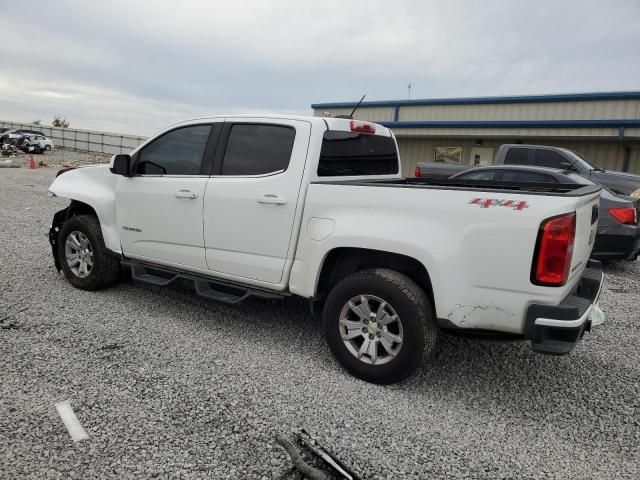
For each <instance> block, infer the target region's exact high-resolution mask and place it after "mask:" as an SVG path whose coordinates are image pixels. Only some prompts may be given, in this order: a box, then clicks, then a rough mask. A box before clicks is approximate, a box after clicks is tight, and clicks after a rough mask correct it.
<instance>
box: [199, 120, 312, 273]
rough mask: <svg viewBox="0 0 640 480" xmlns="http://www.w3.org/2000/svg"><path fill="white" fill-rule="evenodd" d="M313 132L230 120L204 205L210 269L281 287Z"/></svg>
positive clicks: (298, 125) (304, 126) (288, 124)
mask: <svg viewBox="0 0 640 480" xmlns="http://www.w3.org/2000/svg"><path fill="white" fill-rule="evenodd" d="M310 133H311V125H310V123H308V122H305V121H300V120H283V119H278V120H273V119H263V118H256V119H252V120H249V119H243V118H237V119H233V118H227V119H226V123H225V126H224V128H223V132H222V134H221V135H220V144H219V148H218V149H217V152H216V158H215V161H214V175H213V176H212V177H211V179H210V180H209V183H208V185H207V194H206V196H205V201H204V236H205V248H206V257H207V265H208V268H209V269H210V270H212V271H215V272H218V273H222V274H226V275H228V276H231V277H234V278H237V279H238V280H242V279H250V280H255V281H258V282H266V283H271V284H278V283H279V282H280V281H281V279H282V275H283V270H284V267H285V263H286V261H287V259H290V258H291V257H292V256H293V253H294V252H293V249H294V245H292V243H295V240H292V232H293V226H294V223H295V222H294V220H295V217H296V215H301V214H302V212H301V211H300V210H299V209H297V204H298V195H299V193H300V188H301V184H302V175H303V172H304V167H305V162H306V156H307V147H308V144H309V136H310Z"/></svg>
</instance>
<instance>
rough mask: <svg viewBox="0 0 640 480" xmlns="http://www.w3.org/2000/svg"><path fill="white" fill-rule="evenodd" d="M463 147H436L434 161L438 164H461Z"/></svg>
mask: <svg viewBox="0 0 640 480" xmlns="http://www.w3.org/2000/svg"><path fill="white" fill-rule="evenodd" d="M460 160H462V147H436V151H435V155H434V158H433V161H434V162H436V163H449V164H454V163H456V164H457V163H460Z"/></svg>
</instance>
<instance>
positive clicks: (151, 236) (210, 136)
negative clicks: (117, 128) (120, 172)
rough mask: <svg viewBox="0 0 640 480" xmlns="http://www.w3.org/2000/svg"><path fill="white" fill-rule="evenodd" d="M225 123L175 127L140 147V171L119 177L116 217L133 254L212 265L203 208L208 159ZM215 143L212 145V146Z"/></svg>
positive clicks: (159, 260)
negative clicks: (208, 258) (206, 249)
mask: <svg viewBox="0 0 640 480" xmlns="http://www.w3.org/2000/svg"><path fill="white" fill-rule="evenodd" d="M217 133H219V127H216V126H212V125H211V124H203V125H190V126H185V127H180V128H177V129H175V130H171V131H169V132H166V133H164V134H162V135H161V136H159V137H158V138H156V139H154V140H152V141H151V142H150V143H148V144H147V145H145V146H144V147H143V148H142V149H141V150H140V151H138V152H137V153H136V154H135V155H134V157H133V159H132V164H133V168H134V173H135V175H134V176H132V177H118V180H117V182H118V183H117V185H116V217H117V224H118V227H119V228H120V229H121V238H122V250H123V252H124V254H125V255H126V256H128V257H130V258H135V259H139V260H147V259H148V260H150V261H152V262H154V263H164V264H168V265H173V266H177V267H184V268H200V269H206V261H205V255H204V236H203V227H202V209H203V202H204V193H205V187H206V185H207V180H208V178H209V175H208V173H209V172H208V171H207V168H208V169H210V164H209V165H208V166H207V162H205V161H204V159H205V157H206V156H207V155H211V154H212V151H211V149H212V148H214V147H212V143H215V139H216V134H217ZM207 145H209V146H207Z"/></svg>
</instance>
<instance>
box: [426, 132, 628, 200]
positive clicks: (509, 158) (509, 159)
mask: <svg viewBox="0 0 640 480" xmlns="http://www.w3.org/2000/svg"><path fill="white" fill-rule="evenodd" d="M494 163H495V165H514V166H515V165H519V166H537V167H548V168H556V169H560V170H567V171H573V172H575V173H578V174H580V175H582V176H583V177H584V178H586V179H588V180H591V181H592V182H593V183H597V184H598V185H602V186H603V187H607V188H608V189H609V190H610V191H611V192H613V193H616V194H619V195H629V196H632V197H640V175H635V174H633V173H626V172H614V171H610V170H603V169H601V168H598V167H595V166H593V165H591V163H589V161H588V160H587V159H586V158H584V157H583V156H582V155H580V154H579V153H577V152H574V151H573V150H569V149H566V148H560V147H551V146H546V145H521V144H505V145H501V146H500V148H499V149H498V151H497V152H496V156H495V159H494ZM476 168H480V167H477V166H474V165H461V164H454V165H451V164H446V163H427V162H418V165H417V166H416V170H415V176H416V177H425V178H448V177H450V176H452V175H455V174H456V173H459V172H463V171H467V170H471V169H476Z"/></svg>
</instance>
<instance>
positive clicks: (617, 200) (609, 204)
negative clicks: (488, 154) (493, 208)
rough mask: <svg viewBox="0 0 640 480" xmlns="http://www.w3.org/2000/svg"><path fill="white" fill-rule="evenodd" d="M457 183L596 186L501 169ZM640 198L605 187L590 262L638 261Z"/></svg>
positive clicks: (467, 174) (544, 171)
mask: <svg viewBox="0 0 640 480" xmlns="http://www.w3.org/2000/svg"><path fill="white" fill-rule="evenodd" d="M451 178H452V179H456V180H477V181H497V182H498V181H503V182H518V183H522V184H523V185H528V187H529V188H534V187H533V183H540V184H545V183H554V184H574V183H577V184H583V185H584V184H593V183H594V182H592V181H591V180H589V179H586V178H584V177H583V176H581V175H579V174H578V173H576V172H568V171H567V170H558V169H554V168H547V167H533V166H516V165H498V166H491V167H478V168H474V169H473V170H467V171H464V172H461V173H458V174H456V175H453V176H452V177H451ZM639 213H640V198H632V197H626V196H619V195H616V194H614V193H612V192H611V191H610V190H609V189H607V188H606V187H603V188H602V192H601V194H600V209H599V218H598V231H597V234H596V239H595V244H594V247H593V251H592V253H591V258H595V259H597V260H636V259H637V258H638V254H639V253H640V225H639V224H638V217H639Z"/></svg>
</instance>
